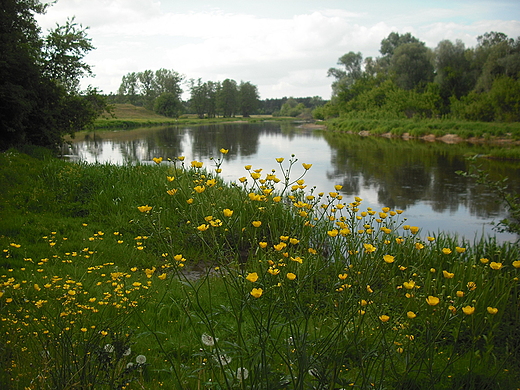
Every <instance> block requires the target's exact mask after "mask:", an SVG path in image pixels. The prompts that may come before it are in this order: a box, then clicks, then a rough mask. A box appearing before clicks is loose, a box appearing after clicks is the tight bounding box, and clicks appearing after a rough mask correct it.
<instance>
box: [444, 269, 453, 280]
mask: <svg viewBox="0 0 520 390" xmlns="http://www.w3.org/2000/svg"><path fill="white" fill-rule="evenodd" d="M442 274H443V275H444V277H445V278H446V279H453V277H454V276H455V274H454V273H451V272H448V271H446V270H444V271H442Z"/></svg>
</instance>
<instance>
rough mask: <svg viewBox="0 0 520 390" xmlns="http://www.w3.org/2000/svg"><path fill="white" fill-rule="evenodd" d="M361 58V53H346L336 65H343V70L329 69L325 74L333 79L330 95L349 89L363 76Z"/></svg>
mask: <svg viewBox="0 0 520 390" xmlns="http://www.w3.org/2000/svg"><path fill="white" fill-rule="evenodd" d="M362 62H363V56H362V55H361V53H359V52H358V53H354V52H353V51H351V52H348V53H347V54H344V55H343V56H341V57H340V58H339V60H338V65H343V66H344V68H345V69H337V68H330V69H329V70H328V72H327V76H328V77H331V76H332V77H334V78H335V80H334V81H333V83H332V93H333V95H334V96H337V95H339V94H340V93H341V92H342V91H344V90H346V89H349V88H350V87H351V86H352V85H353V84H354V83H355V82H356V80H358V79H359V78H361V76H362V75H363V72H362V69H361V64H362Z"/></svg>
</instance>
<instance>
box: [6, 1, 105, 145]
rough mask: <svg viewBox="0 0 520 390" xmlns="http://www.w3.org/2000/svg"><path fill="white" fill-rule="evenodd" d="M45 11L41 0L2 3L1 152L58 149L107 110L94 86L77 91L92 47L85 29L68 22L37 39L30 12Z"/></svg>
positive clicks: (35, 27) (32, 14) (37, 29)
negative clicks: (26, 147) (34, 147)
mask: <svg viewBox="0 0 520 390" xmlns="http://www.w3.org/2000/svg"><path fill="white" fill-rule="evenodd" d="M45 8H46V6H44V5H42V4H41V3H40V2H39V1H23V2H22V1H14V0H7V1H5V2H4V3H3V4H2V18H1V19H2V22H0V35H1V38H2V39H1V40H0V41H1V43H0V46H1V47H0V52H1V53H2V61H0V80H1V82H0V97H1V99H0V139H1V141H0V150H6V149H8V148H9V147H11V146H19V145H23V144H28V143H29V144H34V145H40V146H45V147H49V148H57V147H58V146H59V145H60V144H61V143H62V141H63V140H62V137H63V136H64V135H65V134H72V133H74V132H75V131H78V130H81V129H83V128H85V127H87V126H89V125H90V124H91V123H92V122H93V121H94V119H95V118H97V116H99V114H100V112H102V111H103V110H104V109H105V108H106V106H107V105H106V102H105V100H104V98H102V97H101V96H100V95H99V94H98V93H97V91H96V89H94V88H89V89H88V90H87V91H85V92H84V93H83V94H79V93H78V92H77V85H78V83H79V78H80V77H82V75H83V74H85V73H87V74H88V72H89V70H90V69H89V67H88V65H86V64H85V63H83V62H82V58H83V57H84V55H85V54H86V53H87V52H88V51H89V50H91V49H92V46H91V45H90V40H89V39H88V38H87V37H86V32H85V30H84V29H83V28H82V27H81V26H78V25H77V24H76V23H74V22H73V20H69V21H68V22H67V24H66V25H65V26H63V27H60V26H58V27H57V28H56V29H55V30H53V31H51V32H50V33H49V35H48V36H47V37H46V38H45V39H44V40H42V39H40V38H39V35H38V34H39V27H38V26H37V24H36V21H35V19H34V13H41V12H44V10H45Z"/></svg>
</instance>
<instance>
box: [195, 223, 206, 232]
mask: <svg viewBox="0 0 520 390" xmlns="http://www.w3.org/2000/svg"><path fill="white" fill-rule="evenodd" d="M208 229H209V225H206V224H205V223H203V224H202V225H200V226H197V230H199V231H201V232H204V231H206V230H208Z"/></svg>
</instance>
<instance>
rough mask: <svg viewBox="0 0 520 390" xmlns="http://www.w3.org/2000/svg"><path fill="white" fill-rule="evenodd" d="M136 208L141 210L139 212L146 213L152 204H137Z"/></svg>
mask: <svg viewBox="0 0 520 390" xmlns="http://www.w3.org/2000/svg"><path fill="white" fill-rule="evenodd" d="M137 209H138V210H139V211H140V212H141V213H146V212H148V211H150V210H151V209H152V206H148V205H146V206H138V207H137Z"/></svg>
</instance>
